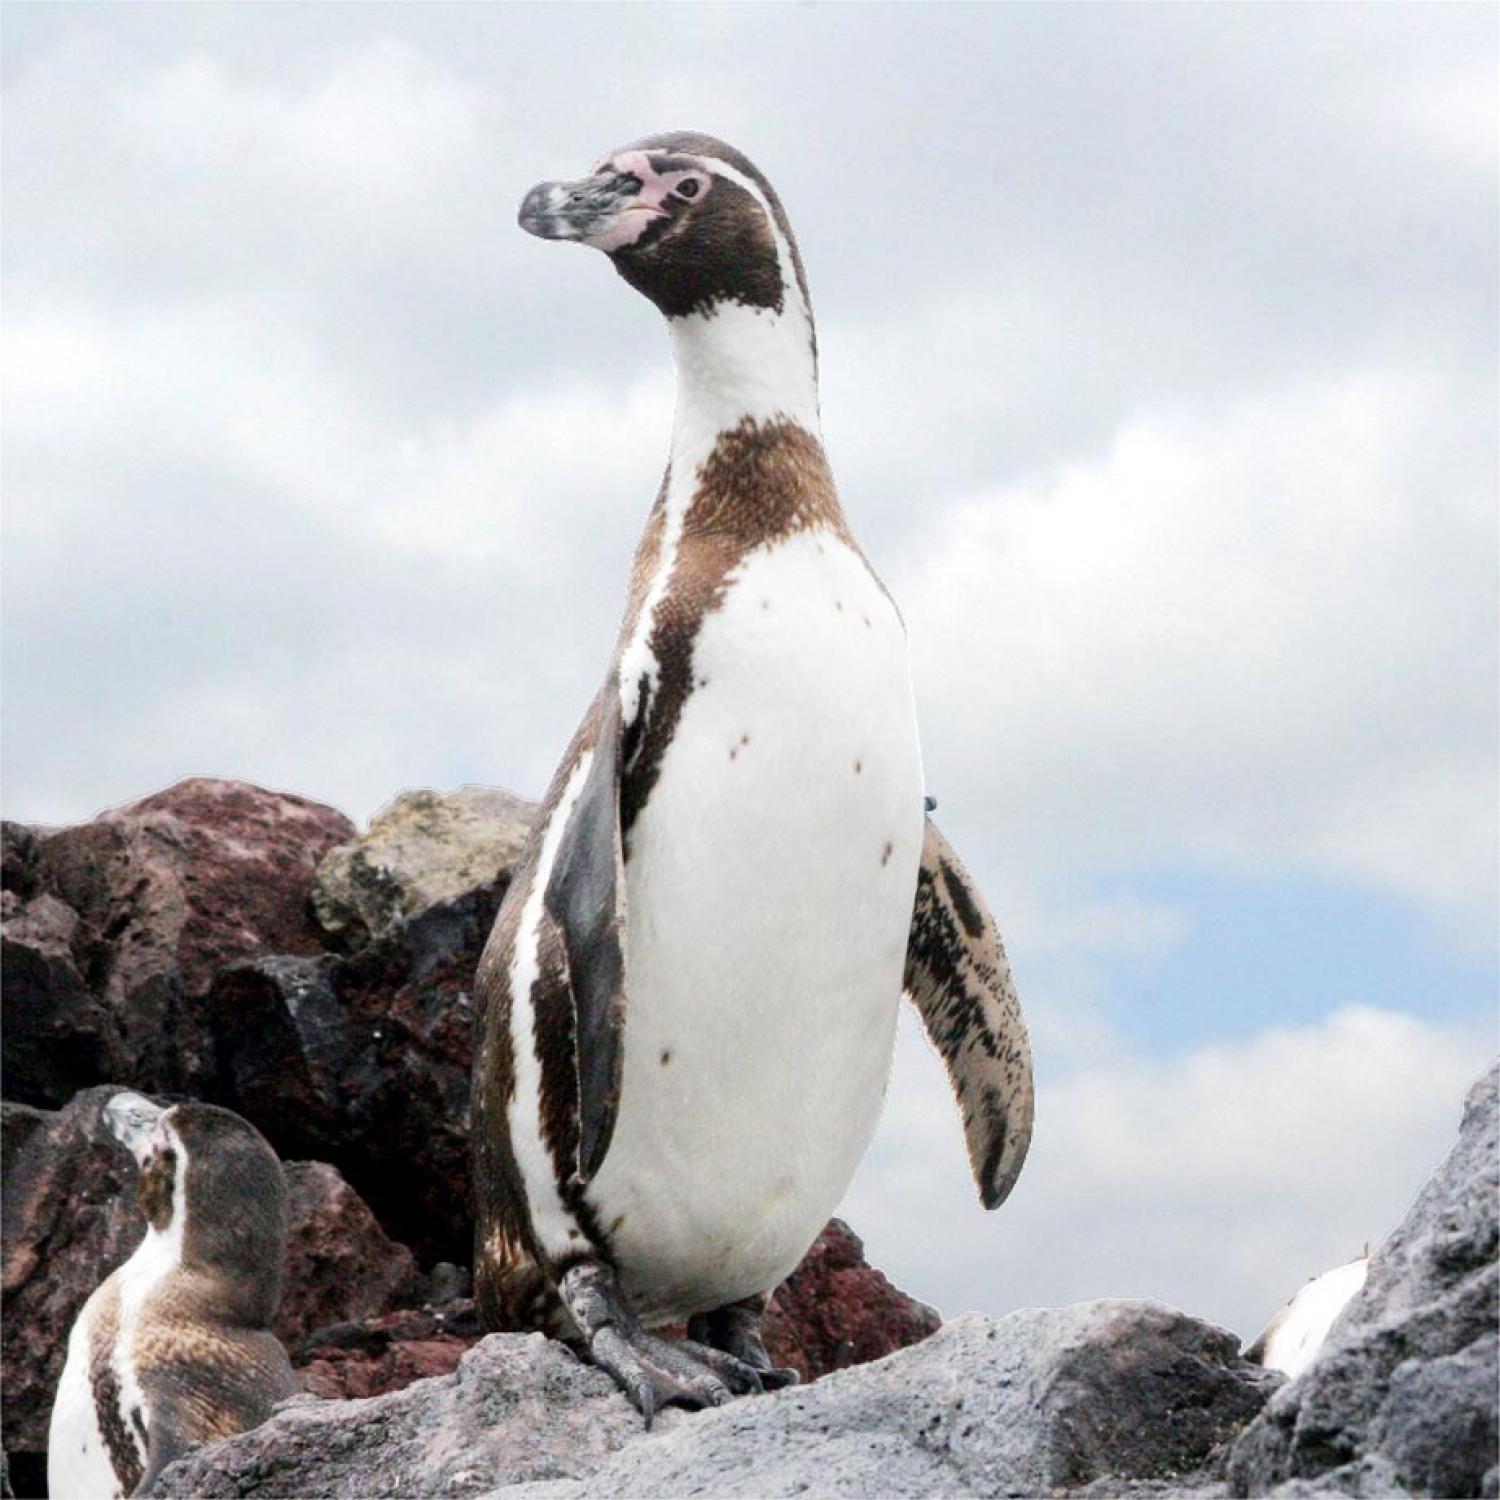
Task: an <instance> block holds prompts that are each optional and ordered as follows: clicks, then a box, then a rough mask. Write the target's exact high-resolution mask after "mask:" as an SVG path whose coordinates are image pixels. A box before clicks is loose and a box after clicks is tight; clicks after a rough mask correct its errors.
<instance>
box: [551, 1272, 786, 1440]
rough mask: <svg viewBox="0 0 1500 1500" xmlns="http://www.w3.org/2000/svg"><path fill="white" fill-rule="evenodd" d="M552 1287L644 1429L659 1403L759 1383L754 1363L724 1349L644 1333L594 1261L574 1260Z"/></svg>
mask: <svg viewBox="0 0 1500 1500" xmlns="http://www.w3.org/2000/svg"><path fill="white" fill-rule="evenodd" d="M557 1290H558V1294H559V1295H560V1296H561V1298H562V1301H563V1305H564V1306H565V1307H566V1308H567V1309H568V1312H569V1313H570V1314H571V1315H572V1318H573V1321H574V1322H575V1323H576V1324H577V1325H578V1328H579V1331H580V1332H581V1333H582V1334H583V1337H584V1339H585V1341H586V1342H587V1344H588V1350H589V1354H590V1356H591V1357H592V1358H593V1360H594V1363H595V1364H597V1365H598V1366H599V1367H600V1369H602V1370H607V1371H608V1372H609V1374H610V1375H612V1376H613V1377H614V1379H615V1380H616V1381H617V1382H618V1383H619V1385H620V1388H621V1389H622V1390H623V1391H624V1392H625V1394H626V1395H627V1396H629V1397H630V1399H631V1401H632V1402H633V1403H634V1404H635V1407H636V1410H637V1411H639V1412H640V1414H641V1415H642V1416H643V1417H644V1418H645V1419H646V1426H647V1428H648V1429H649V1428H650V1426H651V1423H652V1420H653V1419H654V1418H655V1416H656V1413H657V1412H658V1411H659V1410H660V1409H661V1408H662V1407H664V1406H670V1405H673V1404H674V1403H675V1404H676V1405H679V1406H689V1407H695V1408H696V1407H705V1406H723V1405H724V1403H725V1402H726V1401H729V1400H731V1399H732V1398H733V1397H735V1396H736V1395H744V1394H747V1393H748V1392H751V1391H759V1390H761V1389H762V1388H763V1382H762V1378H761V1376H760V1374H759V1373H758V1372H757V1371H756V1370H755V1369H754V1367H753V1366H751V1365H750V1364H748V1363H747V1362H745V1361H744V1360H741V1359H739V1358H737V1357H736V1356H735V1355H733V1354H730V1353H728V1352H726V1351H725V1350H722V1349H716V1348H710V1347H708V1346H706V1345H699V1344H695V1343H692V1342H690V1341H686V1340H684V1341H683V1342H682V1343H676V1342H674V1341H673V1340H671V1339H665V1338H662V1337H660V1335H658V1334H654V1333H648V1332H647V1331H646V1330H645V1329H644V1328H642V1327H641V1324H640V1320H639V1319H638V1318H637V1317H636V1316H635V1314H634V1313H633V1312H632V1311H631V1310H630V1306H629V1304H628V1303H627V1302H626V1301H625V1296H624V1294H623V1293H622V1292H621V1290H620V1284H619V1281H618V1280H617V1278H616V1276H615V1273H614V1272H613V1271H612V1270H611V1269H610V1268H609V1267H608V1266H604V1265H601V1264H600V1263H599V1262H597V1261H586V1262H584V1263H583V1264H581V1265H576V1266H573V1267H572V1268H571V1269H569V1270H568V1271H566V1272H564V1273H563V1276H562V1278H561V1279H560V1280H559V1282H558V1284H557Z"/></svg>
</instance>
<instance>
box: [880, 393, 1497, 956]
mask: <svg viewBox="0 0 1500 1500" xmlns="http://www.w3.org/2000/svg"><path fill="white" fill-rule="evenodd" d="M1476 405H1477V393H1476V392H1474V391H1473V389H1472V388H1471V387H1469V386H1468V385H1466V384H1456V383H1453V382H1451V381H1449V380H1446V379H1444V378H1442V377H1439V376H1437V375H1425V376H1424V375H1419V374H1416V373H1412V372H1407V373H1404V374H1397V373H1394V372H1392V371H1388V370H1380V371H1368V372H1357V373H1351V374H1343V375H1337V376H1329V377H1321V378H1308V379H1302V380H1298V381H1294V382H1290V383H1285V384H1283V385H1281V386H1279V387H1278V388H1277V389H1276V390H1274V391H1271V392H1266V393H1264V394H1260V395H1257V396H1254V397H1252V398H1249V399H1246V400H1243V401H1241V402H1239V403H1237V404H1234V405H1230V406H1228V407H1226V409H1224V410H1223V411H1222V412H1221V413H1219V414H1218V415H1217V417H1216V418H1214V419H1212V420H1205V419H1196V420H1190V419H1187V418H1177V419H1174V418H1171V417H1159V418H1155V419H1151V420H1141V421H1137V422H1133V423H1130V424H1128V425H1126V426H1125V427H1123V428H1122V429H1121V430H1120V431H1119V432H1118V433H1117V434H1116V435H1115V437H1114V439H1113V441H1112V442H1111V443H1110V445H1109V447H1108V449H1107V451H1105V452H1104V453H1102V454H1101V455H1100V456H1099V457H1098V458H1097V459H1094V460H1086V461H1079V462H1076V463H1074V464H1073V465H1071V466H1069V467H1067V468H1066V469H1064V470H1063V471H1062V472H1060V473H1057V474H1045V475H1043V476H1042V477H1041V478H1039V479H1038V480H1037V481H1035V482H1030V483H1028V482H1024V481H1023V482H1018V483H1015V484H1012V485H1007V486H1003V487H1001V488H998V489H996V490H992V491H990V492H988V493H983V494H980V495H977V496H975V497H974V498H972V499H969V500H967V501H961V502H957V503H954V504H951V505H949V506H947V507H945V508H944V510H943V511H942V512H941V513H940V515H939V516H937V517H936V518H935V519H934V522H933V524H932V525H931V527H930V528H929V529H928V531H927V533H926V536H925V538H924V542H925V545H924V546H923V547H922V549H921V550H920V552H917V553H915V554H914V555H913V556H912V558H911V560H910V561H905V560H904V559H903V561H904V563H905V565H904V566H903V567H901V568H900V569H898V570H893V571H894V572H895V574H896V577H895V582H896V586H897V595H898V597H899V598H901V599H902V601H903V604H904V608H905V610H906V615H907V620H908V623H909V625H910V628H911V630H912V636H913V645H914V653H915V659H916V671H917V681H918V685H919V696H921V697H922V699H923V701H924V709H925V723H926V734H927V742H928V744H929V745H933V744H934V743H935V744H936V745H938V746H939V747H940V748H939V752H938V755H937V756H936V757H934V764H935V767H936V775H935V777H934V784H935V787H936V790H938V792H939V794H940V796H942V797H943V799H944V802H945V809H952V811H950V812H949V817H950V820H951V819H953V818H955V817H956V818H957V819H958V820H959V822H960V823H967V824H968V825H969V826H970V827H972V828H981V829H984V830H985V834H984V835H982V836H981V839H983V838H985V837H987V838H988V845H987V847H986V848H985V849H984V854H983V858H982V859H980V858H978V857H977V856H975V855H974V854H973V853H972V852H968V853H967V857H968V858H970V860H971V862H977V863H981V864H982V865H984V866H988V868H990V869H994V870H1000V871H1005V872H1007V874H1006V876H1005V878H1006V879H1013V880H1014V881H1015V882H1016V883H1020V881H1022V880H1028V879H1029V880H1034V879H1036V878H1037V877H1038V876H1042V877H1045V876H1046V875H1048V874H1055V873H1056V872H1058V871H1060V870H1073V871H1077V870H1079V869H1089V868H1101V867H1106V868H1108V867H1115V868H1118V867H1123V866H1131V865H1135V866H1139V865H1141V864H1151V863H1153V862H1155V863H1166V862H1172V863H1182V862H1194V861H1197V862H1203V863H1206V864H1208V865H1211V866H1217V867H1221V868H1224V867H1228V868H1233V869H1237V870H1249V869H1256V870H1260V871H1262V872H1276V871H1288V870H1301V871H1307V870H1312V871H1315V872H1317V873H1320V874H1323V875H1327V876H1331V877H1333V878H1338V879H1344V878H1350V877H1353V878H1355V879H1358V880H1362V881H1365V882H1369V883H1372V884H1375V885H1378V886H1381V887H1383V888H1385V889H1388V890H1391V891H1394V892H1396V893H1397V894H1399V895H1401V896H1403V897H1406V898H1408V899H1411V900H1414V901H1417V902H1419V903H1421V904H1423V905H1424V906H1425V907H1427V909H1429V910H1430V911H1433V912H1435V913H1437V914H1439V915H1441V916H1443V917H1445V918H1448V919H1450V920H1452V921H1453V922H1454V923H1455V924H1458V925H1463V926H1465V927H1466V929H1467V930H1469V931H1470V932H1471V933H1477V934H1482V935H1486V936H1487V935H1489V934H1490V932H1491V923H1492V921H1493V911H1494V883H1493V882H1494V860H1493V851H1494V847H1495V822H1494V813H1495V802H1494V786H1493V767H1494V755H1495V731H1494V722H1493V708H1492V698H1491V685H1492V682H1493V676H1494V670H1493V669H1494V662H1495V641H1494V636H1493V630H1492V624H1491V622H1492V619H1493V606H1494V600H1495V577H1494V567H1493V558H1494V553H1495V512H1494V505H1493V494H1492V491H1491V486H1490V476H1489V472H1488V465H1487V463H1486V461H1485V460H1484V458H1483V457H1482V456H1481V455H1479V454H1477V453H1472V452H1469V451H1468V448H1469V447H1470V446H1472V437H1471V436H1470V434H1472V433H1473V432H1475V431H1476V430H1482V429H1483V420H1482V419H1479V418H1478V417H1477V414H1476V411H1475V407H1476ZM1476 421H1478V423H1479V425H1478V427H1475V426H1474V425H1471V424H1474V423H1475V422H1476ZM1445 445H1446V446H1445ZM1430 456H1431V457H1430ZM1434 460H1435V461H1434ZM1429 465H1431V467H1429ZM953 832H954V837H955V839H956V840H957V841H958V842H959V843H960V847H964V845H965V843H966V842H967V841H966V840H965V839H964V837H963V835H962V833H960V832H959V831H958V830H957V829H955V830H953ZM1002 909H1004V905H1003V903H1002Z"/></svg>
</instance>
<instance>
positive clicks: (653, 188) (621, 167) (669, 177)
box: [583, 151, 710, 254]
mask: <svg viewBox="0 0 1500 1500" xmlns="http://www.w3.org/2000/svg"><path fill="white" fill-rule="evenodd" d="M609 168H613V169H614V170H615V171H616V172H629V173H631V174H632V175H634V176H636V177H639V178H640V180H641V187H640V191H639V192H638V193H637V194H636V195H635V197H634V198H633V199H632V200H631V201H630V203H629V204H627V205H626V206H625V207H624V208H622V209H621V210H620V211H619V213H617V214H616V215H615V216H614V218H613V219H611V220H610V222H609V224H608V226H607V227H606V228H604V229H603V230H601V231H600V232H599V233H598V234H595V235H590V236H588V237H587V238H586V239H585V240H584V241H583V243H584V244H585V245H592V246H593V247H594V249H596V250H603V251H604V252H605V253H606V254H608V253H610V252H612V251H615V250H622V249H624V248H625V246H626V245H633V244H634V243H635V242H636V241H637V240H638V239H639V238H640V237H641V234H642V233H643V232H644V230H645V228H646V226H647V225H648V224H650V223H651V222H652V220H654V219H661V218H665V217H666V215H667V212H668V210H667V209H666V208H665V207H664V204H665V202H666V199H667V197H668V195H669V194H670V193H671V192H672V191H673V190H674V189H675V188H677V187H678V186H679V185H680V184H681V183H683V182H686V181H687V180H688V179H689V178H692V179H696V181H697V182H698V194H699V196H700V197H701V196H702V195H703V194H705V193H707V192H708V189H709V182H710V179H709V175H708V173H707V172H699V171H694V170H692V169H689V170H687V171H683V172H657V170H656V169H655V168H654V167H653V166H652V165H651V158H650V157H649V156H647V154H646V153H645V152H644V151H622V152H621V153H620V154H619V155H618V156H615V157H605V158H604V159H603V160H602V161H600V162H599V163H597V164H596V166H595V167H594V175H597V174H598V173H600V172H603V171H605V170H607V169H609Z"/></svg>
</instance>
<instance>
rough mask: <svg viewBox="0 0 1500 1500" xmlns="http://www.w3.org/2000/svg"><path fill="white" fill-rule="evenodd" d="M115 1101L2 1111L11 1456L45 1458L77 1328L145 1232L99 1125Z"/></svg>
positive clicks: (0, 1366) (1, 1344)
mask: <svg viewBox="0 0 1500 1500" xmlns="http://www.w3.org/2000/svg"><path fill="white" fill-rule="evenodd" d="M118 1092H119V1089H117V1088H116V1087H114V1086H113V1085H106V1086H104V1087H102V1088H92V1089H88V1090H86V1091H85V1092H83V1093H81V1094H79V1095H78V1096H77V1098H75V1099H74V1100H73V1102H72V1103H71V1104H70V1105H69V1106H68V1107H67V1108H66V1109H64V1110H62V1111H60V1112H58V1113H55V1114H54V1113H50V1112H43V1111H40V1110H26V1109H25V1106H20V1107H17V1106H15V1105H9V1104H8V1105H7V1107H6V1111H5V1124H6V1131H5V1146H6V1151H5V1162H4V1169H5V1172H4V1179H3V1187H0V1245H3V1253H0V1371H3V1384H4V1388H5V1447H6V1448H7V1449H9V1450H10V1451H11V1453H12V1454H13V1455H14V1454H15V1453H17V1452H24V1451H28V1450H29V1451H30V1452H33V1453H37V1452H45V1451H46V1447H47V1424H48V1421H49V1420H50V1418H51V1413H52V1396H53V1392H54V1391H55V1390H56V1388H57V1380H58V1377H59V1376H60V1375H61V1374H62V1365H63V1357H64V1355H65V1354H66V1352H67V1342H68V1332H69V1330H70V1329H71V1328H72V1326H73V1320H74V1319H75V1318H76V1317H77V1316H78V1311H79V1309H80V1308H81V1307H82V1306H83V1304H84V1303H85V1302H86V1301H87V1300H88V1298H89V1296H90V1294H91V1293H92V1292H93V1290H94V1288H95V1287H96V1286H98V1285H99V1283H100V1282H101V1281H102V1280H103V1279H104V1278H105V1277H106V1276H107V1275H108V1274H109V1273H110V1272H111V1271H112V1270H114V1268H115V1267H116V1266H117V1265H119V1264H120V1263H121V1262H122V1261H123V1260H125V1258H126V1257H127V1256H128V1255H129V1254H130V1253H131V1252H132V1251H133V1250H134V1249H135V1247H136V1245H137V1244H139V1243H140V1239H141V1236H142V1235H143V1234H144V1232H145V1221H144V1219H143V1218H142V1217H141V1215H140V1214H139V1212H138V1211H137V1209H136V1206H135V1165H134V1163H133V1162H132V1161H131V1159H130V1156H129V1154H128V1153H127V1152H126V1151H125V1149H124V1148H123V1147H122V1146H121V1145H120V1144H119V1142H118V1141H116V1140H115V1138H114V1136H112V1135H111V1134H110V1133H109V1131H108V1130H107V1129H106V1128H105V1125H104V1122H103V1119H102V1118H101V1112H102V1111H103V1108H104V1105H105V1104H106V1103H107V1102H108V1101H109V1100H110V1099H112V1098H113V1097H114V1096H115V1095H116V1094H117V1093H118ZM13 1141H17V1142H19V1145H18V1147H17V1148H16V1149H12V1142H13Z"/></svg>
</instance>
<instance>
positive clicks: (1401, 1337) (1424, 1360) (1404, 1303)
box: [1229, 1068, 1500, 1496]
mask: <svg viewBox="0 0 1500 1500" xmlns="http://www.w3.org/2000/svg"><path fill="white" fill-rule="evenodd" d="M1497 1082H1500V1070H1497V1069H1494V1068H1492V1069H1491V1070H1490V1072H1489V1073H1488V1074H1486V1075H1485V1077H1484V1078H1482V1079H1481V1080H1480V1081H1479V1082H1478V1083H1477V1084H1475V1086H1474V1088H1473V1089H1472V1090H1471V1091H1470V1094H1469V1098H1468V1102H1467V1105H1466V1107H1465V1109H1464V1116H1463V1125H1462V1128H1461V1130H1460V1133H1459V1139H1458V1144H1457V1145H1456V1146H1455V1147H1454V1148H1453V1150H1452V1152H1450V1153H1449V1156H1448V1159H1447V1160H1446V1161H1445V1162H1444V1163H1443V1164H1442V1166H1440V1167H1439V1168H1438V1170H1437V1171H1436V1172H1435V1173H1433V1175H1432V1177H1431V1178H1430V1179H1429V1181H1428V1183H1427V1185H1426V1187H1424V1188H1423V1189H1422V1192H1421V1194H1420V1195H1419V1196H1418V1198H1417V1201H1416V1203H1415V1204H1413V1205H1412V1208H1411V1211H1410V1212H1409V1213H1408V1214H1407V1216H1406V1218H1405V1219H1403V1220H1402V1222H1401V1225H1400V1227H1399V1228H1398V1229H1397V1230H1396V1231H1395V1233H1394V1234H1392V1235H1391V1237H1390V1238H1389V1239H1388V1240H1386V1242H1385V1243H1384V1244H1383V1245H1382V1246H1381V1247H1380V1248H1379V1249H1378V1250H1377V1251H1376V1252H1375V1254H1374V1255H1373V1256H1372V1257H1371V1260H1370V1274H1369V1277H1368V1279H1367V1280H1366V1282H1365V1287H1364V1290H1363V1291H1362V1292H1361V1293H1360V1294H1359V1295H1358V1296H1357V1297H1356V1298H1355V1299H1354V1300H1353V1301H1352V1302H1351V1303H1350V1304H1349V1306H1348V1307H1347V1308H1346V1309H1345V1310H1344V1312H1343V1314H1342V1315H1341V1316H1340V1318H1339V1320H1338V1321H1337V1322H1336V1323H1335V1324H1334V1326H1333V1329H1332V1331H1331V1332H1330V1334H1329V1336H1328V1340H1327V1342H1326V1343H1325V1345H1324V1347H1323V1350H1322V1352H1321V1353H1320V1355H1319V1357H1318V1359H1317V1361H1316V1362H1315V1363H1314V1364H1313V1365H1311V1366H1310V1367H1309V1368H1308V1370H1307V1371H1306V1372H1305V1373H1304V1374H1303V1375H1302V1376H1301V1377H1300V1378H1299V1379H1297V1380H1295V1381H1293V1382H1292V1383H1291V1384H1289V1385H1287V1386H1286V1387H1285V1388H1284V1389H1283V1390H1281V1391H1280V1392H1278V1393H1277V1395H1276V1396H1275V1398H1274V1399H1273V1400H1272V1401H1271V1403H1270V1404H1269V1405H1268V1406H1267V1408H1266V1410H1265V1411H1264V1412H1263V1413H1262V1414H1261V1416H1260V1417H1258V1418H1257V1419H1256V1421H1255V1422H1254V1424H1253V1425H1252V1426H1251V1427H1250V1428H1249V1429H1248V1430H1247V1431H1246V1432H1245V1433H1244V1435H1243V1436H1242V1437H1241V1438H1240V1439H1239V1440H1238V1441H1237V1442H1236V1443H1235V1445H1234V1450H1233V1453H1232V1455H1231V1459H1230V1465H1229V1479H1230V1483H1231V1485H1232V1487H1233V1490H1234V1493H1235V1494H1237V1495H1261V1494H1267V1493H1283V1491H1282V1490H1281V1489H1280V1488H1278V1486H1281V1485H1283V1484H1286V1485H1287V1488H1286V1490H1285V1491H1284V1492H1285V1493H1289V1494H1290V1493H1297V1494H1315V1493H1316V1494H1323V1493H1337V1494H1351V1495H1392V1494H1413V1495H1457V1496H1461V1495H1479V1494H1493V1493H1494V1481H1495V1473H1496V1465H1497V1462H1500V1451H1497V1450H1500V1421H1497V1406H1500V1398H1497V1389H1500V1356H1497V1337H1496V1329H1497V1325H1500V1264H1497V1250H1500V1105H1497ZM1487 1485H1488V1486H1489V1488H1486V1486H1487Z"/></svg>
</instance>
